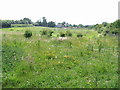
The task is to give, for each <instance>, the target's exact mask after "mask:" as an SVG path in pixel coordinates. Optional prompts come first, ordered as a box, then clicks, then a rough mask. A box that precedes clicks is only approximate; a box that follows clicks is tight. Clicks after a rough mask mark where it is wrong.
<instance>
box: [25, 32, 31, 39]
mask: <svg viewBox="0 0 120 90" xmlns="http://www.w3.org/2000/svg"><path fill="white" fill-rule="evenodd" d="M24 36H25V37H26V38H29V37H31V36H32V32H31V31H25V34H24Z"/></svg>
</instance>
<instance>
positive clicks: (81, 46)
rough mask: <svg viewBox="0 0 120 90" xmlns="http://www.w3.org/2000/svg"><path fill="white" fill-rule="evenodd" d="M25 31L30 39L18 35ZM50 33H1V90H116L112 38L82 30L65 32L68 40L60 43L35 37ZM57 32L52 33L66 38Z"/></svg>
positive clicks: (7, 30)
mask: <svg viewBox="0 0 120 90" xmlns="http://www.w3.org/2000/svg"><path fill="white" fill-rule="evenodd" d="M11 29H13V31H12V34H11V31H10V30H11ZM27 29H29V30H30V31H32V32H33V33H34V34H35V35H34V36H33V37H32V38H30V39H25V38H24V37H23V34H21V33H24V31H26V30H27ZM52 29H53V28H52ZM52 29H51V28H49V29H48V28H46V27H24V28H4V29H3V30H4V34H5V36H4V35H3V40H2V44H3V45H2V46H3V50H2V54H3V55H2V56H3V65H2V66H3V67H4V72H3V73H2V74H3V80H2V87H3V88H17V87H19V88H118V63H117V62H118V50H117V49H118V40H117V38H116V37H110V36H106V37H98V33H97V32H96V31H94V30H85V29H84V30H81V29H80V30H69V32H70V33H72V37H71V38H67V40H61V41H60V40H58V37H55V38H53V37H49V38H48V37H40V36H39V35H40V33H39V32H40V31H41V32H42V31H44V30H46V31H47V34H46V36H47V35H49V34H50V33H49V31H50V32H51V31H52ZM17 30H19V31H17ZM61 30H62V31H61ZM61 30H54V31H53V32H54V34H56V35H57V34H60V33H61V32H62V33H64V34H66V31H65V30H63V29H61ZM78 34H82V35H84V37H82V38H77V37H76V36H77V35H78Z"/></svg>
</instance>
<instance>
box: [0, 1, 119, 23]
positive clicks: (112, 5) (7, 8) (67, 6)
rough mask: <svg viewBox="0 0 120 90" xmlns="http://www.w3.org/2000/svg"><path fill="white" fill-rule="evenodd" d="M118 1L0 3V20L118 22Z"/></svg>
mask: <svg viewBox="0 0 120 90" xmlns="http://www.w3.org/2000/svg"><path fill="white" fill-rule="evenodd" d="M119 1H120V0H0V12H1V13H0V19H2V20H5V19H9V20H20V19H23V18H24V17H27V18H30V19H31V20H32V21H33V22H36V21H37V20H39V19H41V18H42V17H46V19H47V21H54V22H56V23H58V22H63V21H65V22H68V23H70V24H83V25H93V24H100V23H102V22H109V23H110V22H114V21H115V20H117V19H118V2H119Z"/></svg>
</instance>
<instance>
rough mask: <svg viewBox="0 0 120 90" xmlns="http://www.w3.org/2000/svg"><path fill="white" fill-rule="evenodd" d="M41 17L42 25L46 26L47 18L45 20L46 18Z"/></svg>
mask: <svg viewBox="0 0 120 90" xmlns="http://www.w3.org/2000/svg"><path fill="white" fill-rule="evenodd" d="M42 19H43V22H42V26H44V27H47V26H48V25H47V20H46V18H45V17H43V18H42Z"/></svg>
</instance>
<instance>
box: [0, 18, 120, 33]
mask: <svg viewBox="0 0 120 90" xmlns="http://www.w3.org/2000/svg"><path fill="white" fill-rule="evenodd" d="M0 22H2V28H9V27H11V26H12V25H11V24H32V25H33V26H43V27H60V28H62V27H64V28H88V29H95V30H96V31H98V33H103V32H112V33H118V28H120V20H116V21H115V22H113V23H107V22H103V23H102V24H96V25H82V24H79V25H76V24H73V25H72V24H69V23H67V22H65V21H63V22H61V23H57V24H56V23H55V22H54V21H49V22H48V21H47V19H46V18H45V17H42V20H38V21H37V22H32V20H31V19H29V18H23V19H21V20H0Z"/></svg>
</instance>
